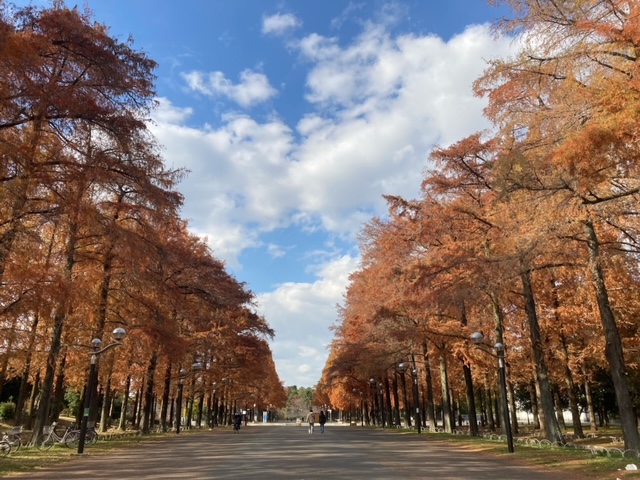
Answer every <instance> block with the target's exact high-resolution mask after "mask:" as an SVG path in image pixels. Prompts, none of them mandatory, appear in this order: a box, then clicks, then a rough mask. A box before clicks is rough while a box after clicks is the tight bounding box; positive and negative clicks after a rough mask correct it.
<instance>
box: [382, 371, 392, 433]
mask: <svg viewBox="0 0 640 480" xmlns="http://www.w3.org/2000/svg"><path fill="white" fill-rule="evenodd" d="M384 391H385V395H386V398H385V400H386V402H387V404H386V406H387V408H386V412H385V413H386V415H387V425H388V426H392V425H393V410H392V409H391V387H390V385H389V377H387V376H385V377H384Z"/></svg>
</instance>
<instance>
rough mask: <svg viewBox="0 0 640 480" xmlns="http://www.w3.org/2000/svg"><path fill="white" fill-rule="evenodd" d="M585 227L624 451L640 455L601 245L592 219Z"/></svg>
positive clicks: (590, 265)
mask: <svg viewBox="0 0 640 480" xmlns="http://www.w3.org/2000/svg"><path fill="white" fill-rule="evenodd" d="M584 226H585V230H586V233H587V245H588V247H589V272H590V273H591V280H592V282H593V287H594V289H595V293H596V299H597V301H598V310H599V311H600V320H601V322H602V328H603V329H604V336H605V340H606V345H605V355H606V357H607V361H608V362H609V371H610V373H611V379H612V381H613V388H614V390H615V392H616V401H617V404H618V412H619V414H620V424H621V426H622V434H623V436H624V448H625V450H635V451H636V452H640V435H638V426H637V419H636V414H635V411H634V409H633V403H632V401H631V394H630V391H629V383H628V380H627V372H626V365H625V362H624V353H623V350H622V341H621V339H620V333H619V332H618V325H617V323H616V320H615V316H614V314H613V310H612V309H611V304H610V302H609V292H608V291H607V287H606V283H605V278H604V273H603V269H602V263H601V258H600V244H599V242H598V237H597V235H596V231H595V228H594V226H593V223H592V222H591V220H590V219H588V220H586V221H585V223H584Z"/></svg>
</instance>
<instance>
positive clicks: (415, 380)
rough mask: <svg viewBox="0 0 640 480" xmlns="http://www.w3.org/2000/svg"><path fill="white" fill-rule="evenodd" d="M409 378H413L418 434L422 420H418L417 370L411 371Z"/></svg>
mask: <svg viewBox="0 0 640 480" xmlns="http://www.w3.org/2000/svg"><path fill="white" fill-rule="evenodd" d="M411 378H413V403H414V404H415V406H416V428H417V429H418V433H420V432H421V428H422V419H421V418H420V396H419V392H418V370H416V369H415V368H414V369H413V370H411Z"/></svg>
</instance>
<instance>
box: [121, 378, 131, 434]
mask: <svg viewBox="0 0 640 480" xmlns="http://www.w3.org/2000/svg"><path fill="white" fill-rule="evenodd" d="M130 389H131V375H127V380H126V382H125V384H124V391H123V392H122V411H121V412H120V423H119V424H118V429H119V430H123V431H124V430H126V429H127V409H128V408H129V390H130Z"/></svg>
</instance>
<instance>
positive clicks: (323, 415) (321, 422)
mask: <svg viewBox="0 0 640 480" xmlns="http://www.w3.org/2000/svg"><path fill="white" fill-rule="evenodd" d="M318 421H319V422H320V433H324V424H325V423H327V416H326V415H325V414H324V410H320V418H318Z"/></svg>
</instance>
